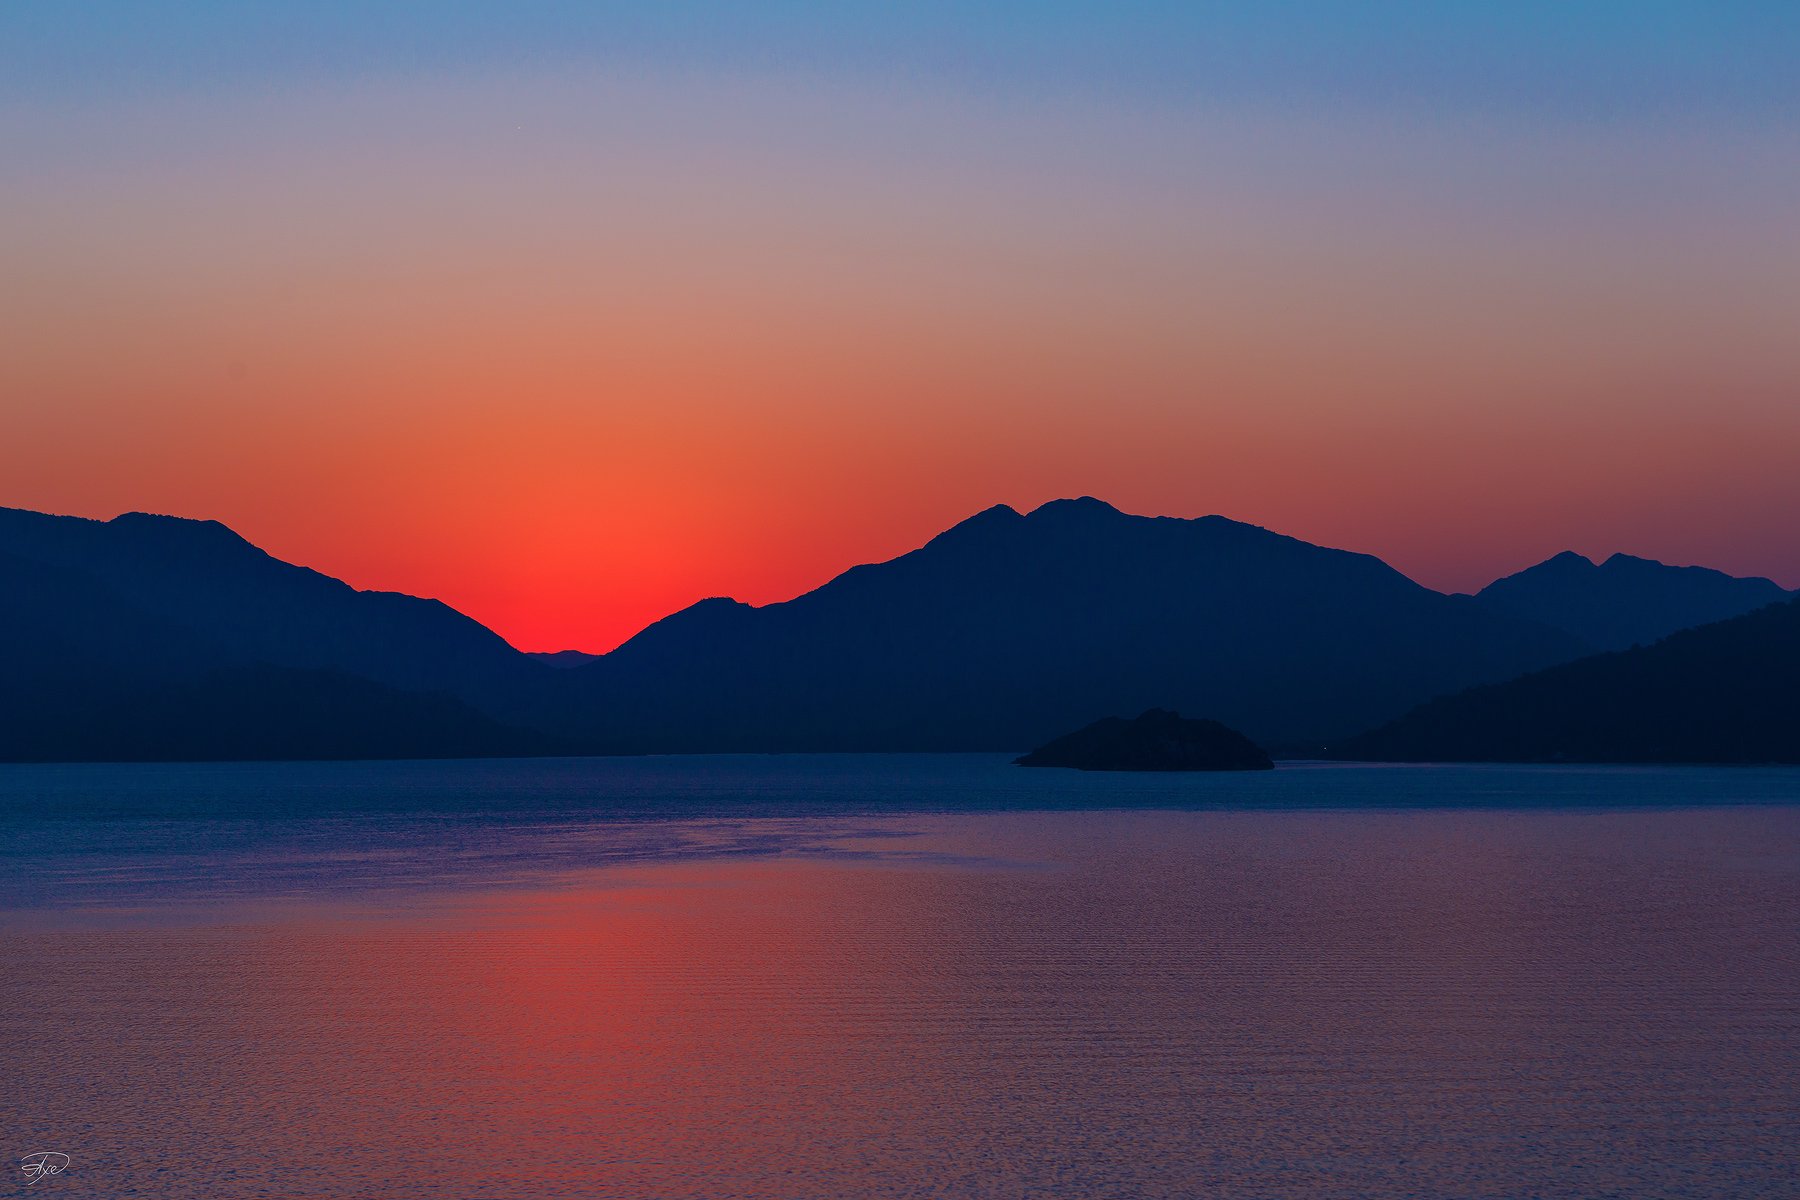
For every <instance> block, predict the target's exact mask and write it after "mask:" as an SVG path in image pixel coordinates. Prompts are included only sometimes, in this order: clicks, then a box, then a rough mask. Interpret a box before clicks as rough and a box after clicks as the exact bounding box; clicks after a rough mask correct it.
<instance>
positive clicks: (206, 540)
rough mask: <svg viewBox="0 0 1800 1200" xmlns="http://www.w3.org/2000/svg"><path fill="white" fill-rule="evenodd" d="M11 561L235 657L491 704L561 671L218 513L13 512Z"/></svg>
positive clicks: (453, 616)
mask: <svg viewBox="0 0 1800 1200" xmlns="http://www.w3.org/2000/svg"><path fill="white" fill-rule="evenodd" d="M4 561H10V562H12V563H13V564H16V567H15V569H20V568H23V569H26V570H28V571H37V572H48V573H55V574H57V575H58V576H59V577H61V578H62V579H64V580H65V581H68V580H72V579H80V580H82V581H84V586H85V588H86V589H87V590H89V591H91V592H92V593H93V594H96V595H98V594H105V595H107V596H110V597H112V598H113V602H114V603H121V604H126V605H128V606H129V607H130V608H131V610H132V611H133V613H134V614H136V615H135V616H134V617H133V620H134V621H137V622H147V623H151V624H154V625H156V626H158V627H159V628H162V629H164V630H166V631H172V633H171V634H170V636H173V637H174V638H175V639H176V641H177V643H179V644H180V645H181V646H183V647H184V649H182V650H181V652H180V653H181V654H183V655H186V654H193V653H203V654H205V655H207V656H210V657H211V658H213V659H214V660H216V661H218V662H222V663H267V664H271V665H276V666H286V667H296V668H301V669H307V670H320V669H323V670H335V671H341V672H344V673H347V674H352V675H359V676H362V677H364V678H367V679H372V680H375V681H376V682H379V683H385V684H388V685H389V686H392V687H397V688H403V689H412V690H422V691H446V692H450V693H452V694H454V695H457V696H460V697H461V698H463V699H465V700H469V701H471V702H477V703H485V702H488V701H489V700H491V699H493V698H494V697H496V696H502V695H510V694H512V693H514V692H516V691H517V690H519V689H521V688H528V687H530V686H531V685H532V683H533V682H534V681H535V680H536V678H537V677H538V676H540V675H542V674H543V673H544V672H545V671H547V670H548V668H546V667H544V666H543V665H542V664H540V663H537V662H535V661H533V660H532V659H530V658H528V657H526V656H525V655H523V654H520V653H519V652H518V651H517V650H514V649H513V648H512V647H511V646H509V645H507V644H506V642H505V641H504V640H503V639H502V638H501V637H500V636H499V635H498V634H496V633H494V632H493V631H492V630H490V629H487V628H486V627H484V626H483V625H481V624H479V623H478V622H476V621H473V620H470V619H469V618H468V617H465V616H463V615H462V614H461V613H459V612H457V611H456V610H455V609H453V608H451V607H450V606H449V605H447V604H443V603H441V602H439V601H436V600H421V599H419V598H417V597H414V596H406V595H402V594H400V593H397V592H362V591H358V590H356V589H355V588H353V587H351V586H350V585H349V584H347V583H344V582H342V581H341V580H337V579H333V578H331V577H330V576H328V575H321V574H320V573H319V572H317V571H312V570H308V569H307V568H305V567H297V566H294V565H292V564H290V563H285V562H282V561H281V560H280V559H277V558H273V557H271V556H270V555H268V554H266V553H264V552H263V551H261V550H259V549H257V548H256V547H255V546H252V545H251V544H250V543H249V542H247V541H245V540H244V539H243V538H241V537H239V536H238V535H237V534H235V533H233V532H232V531H231V530H229V529H227V528H226V527H225V526H223V525H221V524H219V523H218V522H216V521H191V520H186V519H183V518H179V517H162V516H151V515H149V514H146V513H126V514H125V515H124V516H120V517H115V518H113V519H112V520H110V521H90V520H86V519H84V518H80V517H60V516H49V515H47V514H44V513H36V512H27V511H23V510H20V509H0V562H4ZM10 586H11V590H15V591H16V590H18V585H16V584H13V585H10ZM42 617H43V620H44V621H45V622H46V632H50V631H53V630H58V629H60V628H61V627H62V626H63V625H70V626H72V627H73V629H74V631H73V632H72V633H71V635H70V636H73V637H76V638H81V637H95V636H108V635H107V634H106V633H105V631H104V630H102V629H99V628H97V627H96V626H95V625H94V623H92V622H79V621H76V620H75V619H74V617H73V615H72V614H71V615H70V617H69V618H68V620H66V621H65V620H62V619H60V618H59V617H58V616H57V615H56V614H55V613H45V614H42ZM57 636H60V634H57ZM113 642H114V649H115V651H117V652H118V653H119V654H121V655H123V656H125V657H133V656H136V655H141V654H151V653H161V651H158V650H157V649H156V648H155V647H153V646H150V645H147V644H145V643H144V640H143V639H142V638H118V637H114V638H113ZM189 643H192V644H193V646H189V645H188V644H189ZM196 646H197V647H203V649H200V650H196V649H194V648H193V647H196Z"/></svg>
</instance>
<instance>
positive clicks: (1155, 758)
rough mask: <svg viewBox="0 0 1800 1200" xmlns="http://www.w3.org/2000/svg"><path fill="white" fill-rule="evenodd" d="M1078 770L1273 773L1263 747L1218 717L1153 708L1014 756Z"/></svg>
mask: <svg viewBox="0 0 1800 1200" xmlns="http://www.w3.org/2000/svg"><path fill="white" fill-rule="evenodd" d="M1013 762H1014V763H1015V764H1017V765H1018V766H1021V767H1073V768H1075V769H1076V770H1078V771H1269V770H1273V769H1274V767H1275V764H1274V763H1273V762H1271V761H1269V756H1268V755H1267V754H1265V753H1263V751H1262V748H1261V747H1260V746H1258V745H1257V744H1256V743H1255V742H1252V741H1251V740H1250V739H1249V738H1247V737H1245V736H1244V735H1243V734H1241V733H1239V732H1238V731H1237V730H1235V729H1231V728H1228V727H1227V726H1224V725H1221V724H1219V723H1218V722H1217V721H1201V720H1192V719H1189V718H1186V717H1183V716H1182V715H1181V714H1180V713H1173V712H1169V711H1168V710H1167V709H1161V708H1153V709H1151V710H1150V711H1149V712H1147V713H1145V714H1143V715H1142V716H1140V717H1138V718H1137V719H1136V720H1132V721H1127V720H1125V719H1124V718H1122V717H1107V718H1105V719H1104V720H1099V721H1095V722H1094V723H1093V724H1092V725H1089V726H1087V727H1086V728H1084V729H1078V730H1076V731H1075V732H1074V733H1068V734H1064V735H1063V736H1062V737H1059V738H1056V739H1054V740H1053V741H1050V742H1046V743H1045V744H1044V745H1042V746H1039V747H1038V748H1037V749H1036V750H1033V751H1032V752H1031V753H1030V754H1027V755H1025V756H1024V757H1022V758H1016V759H1014V760H1013Z"/></svg>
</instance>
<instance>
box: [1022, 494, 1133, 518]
mask: <svg viewBox="0 0 1800 1200" xmlns="http://www.w3.org/2000/svg"><path fill="white" fill-rule="evenodd" d="M1030 515H1031V516H1032V517H1034V518H1043V517H1049V518H1057V517H1101V516H1107V517H1121V516H1124V515H1125V514H1124V513H1122V512H1121V511H1119V510H1118V509H1117V508H1114V507H1113V506H1112V505H1110V504H1108V503H1107V502H1106V501H1104V500H1100V499H1097V498H1096V497H1093V496H1075V497H1070V498H1066V499H1062V500H1052V501H1050V502H1049V503H1047V504H1040V505H1038V506H1037V507H1036V508H1034V509H1032V510H1031V513H1030Z"/></svg>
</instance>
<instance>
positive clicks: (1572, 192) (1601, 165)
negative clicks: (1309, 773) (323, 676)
mask: <svg viewBox="0 0 1800 1200" xmlns="http://www.w3.org/2000/svg"><path fill="white" fill-rule="evenodd" d="M1797 61H1800V6H1796V5H1793V4H1789V3H1766V4H1765V3H1731V2H1729V0H1725V2H1720V0H1714V2H1711V3H1663V2H1658V0H1638V2H1634V3H1584V2H1581V0H1564V2H1561V3H1547V2H1545V3H1538V2H1531V0H1522V2H1518V3H1508V4H1480V5H1477V4H1462V3H1420V2H1417V0H1411V2H1408V3H1382V2H1380V0H1375V2H1365V3H1354V4H1351V3H1341V4H1340V3H1325V2H1323V0H1269V2H1266V3H1257V4H1249V3H1239V4H1218V3H1206V2H1204V0H1188V2H1186V3H1140V2H1134V0H1114V2H1112V3H1092V4H1089V3H1063V2H1057V0H1039V2H1037V3H1032V4H1023V3H1020V4H977V3H957V4H949V3H935V2H931V0H924V2H920V3H913V4H906V5H895V4H871V3H861V2H857V0H838V2H836V3H829V4H803V3H794V2H784V3H767V4H749V3H743V2H736V3H723V2H721V3H692V2H682V0H665V2H662V3H656V4H638V5H620V4H607V3H533V2H531V0H515V2H512V3H507V4H481V5H474V4H456V3H450V2H448V0H437V2H433V3H385V4H384V3H372V2H358V3H336V2H329V0H305V2H300V0H294V2H287V0H269V2H266V3H261V4H257V5H242V4H238V3H175V2H167V3H160V4H156V5H146V4H142V3H80V2H77V0H57V2H40V0H14V2H13V3H9V4H7V5H4V6H0V214H3V215H4V219H3V220H0V279H3V280H4V285H3V286H0V504H4V505H9V506H14V507H25V508H35V509H41V510H46V511H51V512H63V513H73V514H79V515H83V516H93V517H111V516H113V515H115V514H117V513H119V512H123V511H131V510H141V511H152V512H166V513H173V514H178V515H183V516H193V517H206V518H213V519H217V520H221V521H224V522H225V523H226V524H228V525H230V526H232V527H233V528H234V529H236V530H237V531H238V532H239V533H241V534H243V535H244V536H245V537H247V538H249V539H250V540H251V541H253V542H255V543H256V544H258V545H260V546H262V547H263V548H265V549H267V550H268V551H270V552H271V553H273V554H275V555H276V556H278V557H281V558H284V559H287V560H289V561H295V562H301V563H304V564H306V565H309V566H313V567H316V568H318V569H320V570H323V571H325V572H327V573H329V574H332V575H336V576H338V577H340V578H343V579H346V580H348V581H349V582H351V583H353V584H355V585H357V586H359V587H365V588H385V589H394V590H401V591H406V592H411V593H414V594H419V595H430V596H436V597H439V598H442V599H443V600H445V601H447V602H448V603H450V604H452V605H454V606H455V607H457V608H459V609H461V610H462V611H464V612H466V613H468V614H469V615H471V616H473V617H475V618H476V619H478V620H481V621H483V622H484V623H486V624H488V625H490V626H492V627H493V628H495V629H496V630H497V631H499V632H500V633H501V634H503V635H504V636H506V637H507V638H508V639H509V640H511V641H512V642H513V643H514V644H515V645H518V646H520V647H521V648H523V649H531V650H550V649H562V648H569V647H573V648H579V649H586V650H595V651H598V650H605V649H608V648H610V647H611V646H613V645H615V644H616V643H618V642H619V641H620V640H622V639H624V638H625V637H628V636H629V635H630V634H631V633H633V632H635V631H636V630H637V629H639V628H642V627H643V626H644V625H646V624H648V623H649V622H651V621H653V620H655V619H657V618H658V617H661V616H663V615H665V614H667V613H669V612H671V611H673V610H675V609H677V608H680V607H683V606H685V605H686V604H689V603H691V602H693V601H695V600H697V599H700V598H703V597H706V596H714V595H730V596H735V597H737V598H739V599H743V600H747V601H750V602H752V603H764V602H769V601H774V600H780V599H785V598H787V597H790V596H793V595H795V594H798V593H800V592H802V591H805V590H807V589H809V588H812V587H815V586H817V585H818V584H820V583H822V582H824V581H825V580H827V579H829V578H830V577H832V576H833V575H835V574H837V573H838V572H840V571H842V570H843V569H845V568H847V567H849V566H851V565H854V564H856V563H859V562H867V561H874V560H879V559H884V558H889V557H892V556H894V555H896V554H900V553H903V552H905V551H906V550H909V549H911V548H913V547H915V546H917V545H920V544H921V543H923V542H924V541H925V540H927V539H928V538H929V537H931V536H932V535H933V534H935V533H936V532H938V531H940V530H941V529H943V528H945V527H947V526H949V525H951V524H953V523H955V522H956V521H958V520H960V519H962V518H963V517H966V516H968V515H970V514H972V513H974V512H976V511H978V510H980V509H983V508H986V507H989V506H991V505H993V504H997V503H1010V504H1012V505H1013V506H1015V507H1018V508H1021V509H1028V508H1031V507H1035V506H1036V505H1038V504H1041V503H1043V502H1045V501H1047V500H1050V499H1053V498H1056V497H1059V496H1073V495H1096V496H1100V497H1102V498H1104V499H1107V500H1109V501H1111V502H1112V503H1114V504H1116V505H1118V506H1119V507H1121V508H1124V509H1126V510H1127V511H1134V512H1142V513H1155V514H1167V515H1174V516H1199V515H1204V514H1208V513H1221V514H1224V515H1225V516H1229V517H1232V518H1235V519H1238V520H1243V521H1249V522H1252V523H1254V524H1258V525H1264V526H1267V527H1269V528H1272V529H1276V530H1279V531H1281V532H1283V533H1288V534H1292V535H1294V536H1297V537H1302V538H1306V539H1307V540H1310V541H1315V542H1320V543H1323V544H1327V545H1334V546H1342V547H1345V548H1348V549H1353V550H1360V551H1366V552H1369V553H1374V554H1378V555H1380V556H1382V557H1383V558H1385V559H1386V560H1387V561H1389V562H1390V563H1392V564H1393V565H1394V566H1396V567H1397V568H1399V569H1400V570H1402V571H1404V572H1406V573H1407V574H1409V575H1411V576H1412V577H1413V578H1415V579H1417V580H1419V581H1420V582H1422V583H1425V584H1427V585H1430V586H1433V587H1439V588H1444V589H1447V590H1468V589H1472V588H1476V587H1479V586H1481V585H1482V584H1484V583H1486V582H1488V581H1489V580H1491V579H1493V578H1494V577H1496V576H1498V575H1501V574H1505V573H1508V572H1511V571H1514V570H1518V569H1520V568H1522V567H1524V566H1526V565H1529V564H1530V563H1532V562H1536V561H1539V560H1541V559H1543V558H1546V557H1548V556H1550V555H1551V554H1554V553H1556V552H1558V551H1561V550H1565V549H1573V550H1577V551H1580V552H1583V553H1587V554H1589V555H1591V556H1596V557H1603V556H1605V555H1607V554H1611V553H1613V552H1614V551H1625V552H1628V553H1634V554H1639V555H1644V556H1647V557H1654V558H1660V559H1663V560H1665V561H1669V562H1678V563H1702V564H1705V565H1709V566H1714V567H1718V568H1720V569H1724V570H1729V571H1732V572H1734V573H1739V574H1759V575H1768V576H1771V577H1773V578H1775V579H1776V580H1777V581H1778V582H1781V583H1783V584H1784V585H1786V586H1790V587H1797V586H1800V519H1796V516H1797V515H1800V322H1797V320H1796V314H1800V71H1795V70H1794V69H1793V63H1795V62H1797Z"/></svg>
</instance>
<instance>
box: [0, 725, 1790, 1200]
mask: <svg viewBox="0 0 1800 1200" xmlns="http://www.w3.org/2000/svg"><path fill="white" fill-rule="evenodd" d="M0 822H3V829H0V831H3V832H4V833H5V846H6V849H5V861H4V862H3V863H0V909H3V910H4V918H3V919H4V926H3V928H0V948H3V949H4V950H5V953H6V961H7V963H8V971H7V973H6V975H5V977H4V982H3V983H0V1050H4V1065H3V1066H0V1106H3V1108H0V1128H5V1129H6V1130H8V1132H9V1135H10V1136H11V1138H12V1140H13V1142H14V1143H16V1144H15V1145H14V1147H13V1149H14V1150H15V1151H16V1154H17V1155H23V1154H25V1153H27V1152H30V1151H33V1150H52V1149H53V1150H61V1151H64V1152H67V1153H69V1154H70V1155H71V1166H70V1169H69V1170H68V1171H67V1172H65V1173H63V1174H62V1175H59V1176H56V1177H53V1178H49V1179H44V1180H40V1181H39V1182H37V1183H35V1184H32V1185H30V1190H29V1192H27V1193H26V1194H33V1195H61V1196H138V1195H141V1196H167V1195H183V1196H199V1197H211V1196H221V1197H223V1196H390V1195H391V1196H425V1197H440V1196H441V1197H468V1198H479V1197H515V1196H516V1197H555V1196H571V1197H573V1196H584V1197H586V1196H601V1197H612V1196H617V1197H664V1196H668V1197H707V1198H714V1197H728V1196H741V1197H769V1198H777V1197H782V1198H786V1197H794V1198H810V1197H820V1198H823V1197H833V1198H837V1197H854V1196H882V1197H886V1196H892V1197H913V1196H971V1197H981V1196H993V1197H1027V1196H1051V1195H1054V1196H1104V1197H1135V1196H1145V1197H1164V1196H1166V1197H1187V1196H1214V1195H1216V1196H1231V1197H1240V1196H1241V1197H1306V1196H1318V1197H1347V1196H1430V1197H1519V1196H1543V1197H1600V1196H1620V1197H1625V1196H1630V1197H1642V1196H1668V1197H1676V1196H1792V1195H1795V1194H1796V1193H1797V1191H1800V1184H1797V1180H1800V1159H1797V1155H1796V1151H1795V1150H1794V1148H1793V1147H1794V1144H1795V1143H1796V1142H1797V1141H1800V1117H1797V1116H1796V1114H1797V1112H1800V934H1797V933H1796V930H1800V771H1792V770H1741V771H1734V770H1698V769H1655V768H1529V767H1523V768H1501V767H1491V768H1442V767H1398V768H1374V767H1354V766H1298V767H1295V766H1284V767H1283V768H1282V769H1280V770H1277V771H1276V772H1274V773H1272V774H1267V773H1265V774H1258V775H1232V776H1210V777H1208V776H1125V777H1121V776H1094V775H1083V774H1080V773H1072V772H1055V771H1041V772H1030V771H1023V770H1017V769H1012V768H1009V767H1007V766H1006V765H1005V763H1004V762H1003V760H1000V759H997V758H993V757H989V756H916V757H915V756H893V757H845V758H832V757H824V758H705V759H645V760H610V761H605V760H603V761H580V760H570V761H555V762H538V763H532V762H505V763H501V762H495V763H401V764H354V765H353V764H311V765H299V766H295V765H287V766H273V765H257V766H190V767H182V766H160V767H9V768H0ZM22 1190H23V1189H22Z"/></svg>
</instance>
